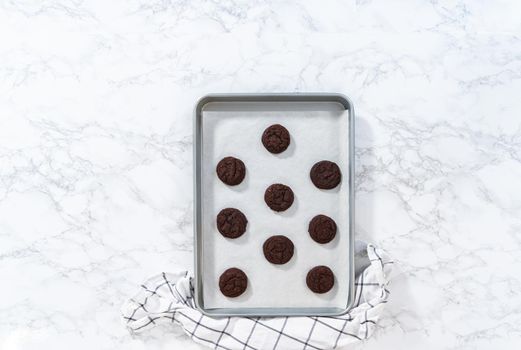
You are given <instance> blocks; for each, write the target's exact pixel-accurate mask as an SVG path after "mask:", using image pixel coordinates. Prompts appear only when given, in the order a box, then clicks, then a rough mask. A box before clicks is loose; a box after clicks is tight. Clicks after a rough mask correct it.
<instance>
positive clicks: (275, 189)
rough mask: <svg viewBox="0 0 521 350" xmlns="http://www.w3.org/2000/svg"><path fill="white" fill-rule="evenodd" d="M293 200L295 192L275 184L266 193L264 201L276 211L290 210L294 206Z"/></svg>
mask: <svg viewBox="0 0 521 350" xmlns="http://www.w3.org/2000/svg"><path fill="white" fill-rule="evenodd" d="M293 200H294V196H293V191H292V190H291V188H289V187H288V186H286V185H283V184H273V185H271V186H270V187H268V188H267V189H266V192H264V201H265V202H266V204H267V205H268V207H270V208H271V209H272V210H275V211H284V210H286V209H288V208H289V207H291V205H292V204H293Z"/></svg>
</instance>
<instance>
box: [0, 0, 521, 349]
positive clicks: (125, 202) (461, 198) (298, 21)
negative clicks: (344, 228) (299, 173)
mask: <svg viewBox="0 0 521 350" xmlns="http://www.w3.org/2000/svg"><path fill="white" fill-rule="evenodd" d="M520 13H521V5H520V3H519V2H518V1H515V0H511V1H494V2H492V1H489V2H486V1H472V0H468V1H436V0H431V1H420V0H408V1H397V2H391V1H371V0H358V1H347V2H342V1H258V0H256V1H246V0H244V1H175V0H154V1H144V0H138V1H101V0H98V1H81V0H69V1H54V0H41V1H36V0H35V1H29V0H23V1H17V0H1V1H0V300H1V305H0V348H1V349H8V350H13V349H24V350H25V349H47V348H49V349H50V348H52V349H70V348H74V349H77V350H81V349H93V348H94V349H119V348H121V349H145V348H146V349H151V350H155V349H181V348H182V349H189V350H190V349H199V348H200V347H199V346H198V345H195V344H193V343H192V342H191V341H190V340H188V338H187V337H186V336H184V335H183V334H180V333H179V331H177V330H175V329H171V328H168V327H163V328H161V329H158V330H155V331H154V332H152V333H148V334H145V335H143V336H139V337H131V336H130V335H129V334H128V333H127V332H126V330H125V329H124V328H123V327H122V326H121V324H120V319H119V307H120V305H121V303H122V302H123V300H124V299H125V298H126V297H127V296H128V295H129V294H130V293H132V292H133V290H134V288H135V287H136V286H137V285H138V284H139V283H140V282H141V281H142V280H143V279H145V278H146V277H148V276H149V275H151V274H154V273H156V272H158V271H162V270H175V269H177V268H190V267H191V264H192V215H191V207H192V170H191V159H192V158H191V157H192V150H191V147H192V134H191V130H192V129H191V127H192V124H191V118H192V114H191V113H192V108H193V105H194V103H195V101H196V99H197V98H198V97H199V96H201V95H203V94H205V93H208V92H268V91H287V92H292V91H302V92H304V91H336V92H342V93H345V94H347V95H349V96H350V97H351V98H352V100H353V101H354V103H355V106H356V109H357V113H358V114H357V123H358V128H357V131H356V137H357V151H356V155H357V161H358V164H357V172H356V173H357V181H356V183H357V186H356V187H357V191H358V192H357V206H358V210H357V216H356V218H357V224H356V226H357V233H358V236H359V237H360V238H363V239H366V240H370V241H373V242H375V243H377V244H378V245H379V246H381V247H383V248H385V249H387V250H388V251H389V252H390V253H391V254H392V255H393V256H394V257H395V258H396V260H397V262H398V274H397V276H396V278H395V280H394V285H393V286H392V292H393V295H392V299H391V302H390V304H389V307H388V309H387V310H386V314H385V317H384V319H383V320H382V322H381V325H380V329H379V331H378V332H377V334H376V335H375V336H374V338H372V339H371V340H369V341H367V342H366V343H364V344H362V345H361V346H360V349H367V350H368V349H381V348H386V349H413V348H418V347H420V346H421V348H422V349H424V350H427V349H490V348H494V347H495V348H500V349H518V348H519V344H520V342H521V293H520V290H521V277H520V276H521V273H520V271H521V250H520V248H521V234H520V230H521V98H520V92H521V21H520V19H519V18H520Z"/></svg>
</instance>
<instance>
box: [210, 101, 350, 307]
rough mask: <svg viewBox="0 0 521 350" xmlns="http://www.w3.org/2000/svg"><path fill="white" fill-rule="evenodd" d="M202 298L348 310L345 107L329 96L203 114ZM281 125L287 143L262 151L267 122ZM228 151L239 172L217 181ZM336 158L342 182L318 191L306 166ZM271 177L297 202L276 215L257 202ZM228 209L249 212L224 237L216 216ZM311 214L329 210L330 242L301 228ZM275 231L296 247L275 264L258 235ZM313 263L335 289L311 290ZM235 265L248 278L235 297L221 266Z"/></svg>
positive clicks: (217, 107)
mask: <svg viewBox="0 0 521 350" xmlns="http://www.w3.org/2000/svg"><path fill="white" fill-rule="evenodd" d="M202 117H203V129H202V130H203V133H202V137H203V156H202V166H203V176H202V181H203V187H202V191H203V192H202V197H203V201H204V203H203V205H202V210H203V213H202V220H203V225H202V229H203V234H202V239H203V244H202V246H203V258H202V267H203V268H202V273H203V276H202V281H203V298H204V304H205V307H206V308H223V307H226V308H230V307H231V308H241V307H248V308H251V307H340V308H342V307H345V306H346V302H347V297H348V290H349V288H348V282H349V280H348V279H349V273H348V271H349V265H348V264H349V256H348V252H349V237H348V228H349V223H348V220H349V216H348V209H349V208H348V191H349V188H348V176H349V174H348V139H347V137H348V111H345V110H343V109H342V108H341V107H340V106H339V105H337V104H334V103H270V104H267V103H256V104H251V103H250V104H248V105H247V106H246V105H245V104H241V103H233V104H231V103H212V104H210V105H208V106H207V107H206V108H205V110H204V111H203V115H202ZM274 123H279V124H282V125H284V126H285V127H286V128H287V129H288V130H289V132H290V135H291V145H290V147H289V148H288V149H287V150H286V151H285V152H283V153H281V154H279V155H273V154H271V153H269V152H268V151H267V150H266V149H265V148H264V146H263V145H262V142H261V135H262V133H263V131H264V129H265V128H266V127H268V126H270V125H271V124H274ZM225 156H234V157H237V158H240V159H241V160H242V161H243V162H244V163H245V165H246V169H247V170H246V177H245V179H244V181H243V182H242V183H241V184H240V185H238V186H227V185H225V184H223V183H222V182H221V181H220V180H219V178H218V177H217V176H216V174H215V167H216V164H217V163H218V162H219V160H221V159H222V158H223V157H225ZM324 159H326V160H331V161H334V162H336V163H337V164H338V165H339V167H340V169H341V170H342V182H341V184H340V186H338V187H337V188H336V189H333V190H319V189H317V188H316V187H315V186H314V185H313V183H312V182H311V180H310V178H309V171H310V169H311V167H312V166H313V164H314V163H316V162H317V161H320V160H324ZM273 183H283V184H286V185H288V186H290V187H291V188H292V189H293V192H294V193H295V202H294V203H293V205H292V206H291V207H290V208H289V209H288V210H287V211H285V212H281V213H276V212H274V211H272V210H271V209H269V208H268V207H267V205H266V204H265V202H264V191H265V189H266V188H267V187H268V186H269V185H271V184H273ZM226 207H234V208H237V209H239V210H241V211H242V212H243V213H244V214H245V215H246V217H247V218H248V227H247V230H246V232H245V233H244V235H242V236H241V237H239V238H237V239H227V238H224V237H223V236H222V235H221V234H220V233H219V232H218V230H217V227H216V224H215V218H216V215H217V214H218V213H219V211H220V210H221V209H223V208H226ZM317 214H324V215H328V216H330V217H332V218H333V219H334V220H335V221H336V223H337V227H338V231H337V235H336V237H335V239H334V240H333V241H332V242H330V243H328V244H323V245H322V244H318V243H316V242H315V241H313V240H312V239H311V237H310V236H309V233H308V224H309V221H310V220H311V219H312V218H313V217H314V216H315V215H317ZM276 234H281V235H285V236H287V237H289V238H290V239H291V240H292V241H293V243H294V245H295V254H294V256H293V258H292V259H291V260H290V262H288V263H287V264H285V265H273V264H271V263H269V262H268V261H267V260H266V259H265V258H264V255H263V252H262V245H263V243H264V241H265V240H266V239H267V238H268V237H270V236H272V235H276ZM316 265H327V266H329V267H330V268H331V269H332V270H333V272H334V274H335V286H334V288H333V289H332V290H331V291H330V292H328V293H326V294H322V295H320V294H315V293H313V292H311V291H310V290H309V289H308V288H307V286H306V274H307V272H308V271H309V269H311V268H312V267H314V266H316ZM230 267H238V268H240V269H241V270H243V271H244V272H245V273H246V274H247V275H248V279H249V281H248V288H247V290H246V292H245V293H244V294H243V295H241V296H239V297H237V298H227V297H225V296H223V295H222V294H221V292H220V290H219V286H218V280H219V276H220V275H221V273H222V272H223V271H224V270H226V269H227V268H230Z"/></svg>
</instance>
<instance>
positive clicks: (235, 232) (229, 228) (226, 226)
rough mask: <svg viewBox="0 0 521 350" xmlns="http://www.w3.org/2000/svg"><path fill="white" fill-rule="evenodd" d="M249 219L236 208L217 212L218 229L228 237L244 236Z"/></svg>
mask: <svg viewBox="0 0 521 350" xmlns="http://www.w3.org/2000/svg"><path fill="white" fill-rule="evenodd" d="M247 224H248V219H246V216H244V214H243V213H242V212H241V211H240V210H239V209H235V208H226V209H223V210H221V211H220V212H219V214H217V229H218V230H219V232H220V233H221V234H222V235H223V236H224V237H228V238H237V237H240V236H242V234H243V233H244V232H245V231H246V225H247Z"/></svg>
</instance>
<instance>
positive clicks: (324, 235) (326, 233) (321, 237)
mask: <svg viewBox="0 0 521 350" xmlns="http://www.w3.org/2000/svg"><path fill="white" fill-rule="evenodd" d="M308 232H309V235H310V236H311V238H313V240H314V241H315V242H317V243H321V244H324V243H328V242H331V241H332V240H333V238H335V235H336V223H335V221H334V220H333V219H331V218H330V217H329V216H325V215H317V216H315V217H314V218H313V219H311V221H310V222H309V226H308Z"/></svg>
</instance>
